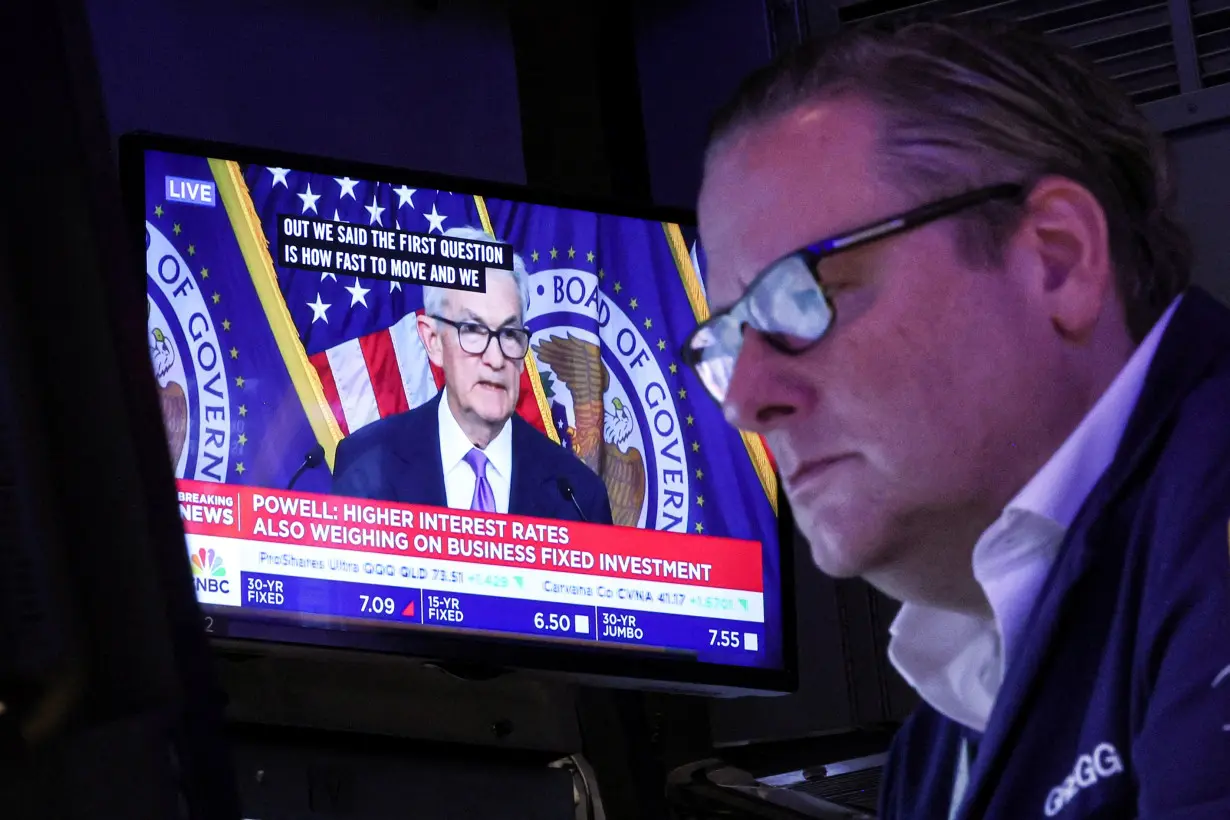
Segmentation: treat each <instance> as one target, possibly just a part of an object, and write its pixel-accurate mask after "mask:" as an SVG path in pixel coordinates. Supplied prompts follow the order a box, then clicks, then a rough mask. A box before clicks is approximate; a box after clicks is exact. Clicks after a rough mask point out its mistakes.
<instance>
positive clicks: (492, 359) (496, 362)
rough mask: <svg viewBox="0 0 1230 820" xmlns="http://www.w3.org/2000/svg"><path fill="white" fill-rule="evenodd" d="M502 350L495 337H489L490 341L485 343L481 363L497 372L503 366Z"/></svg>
mask: <svg viewBox="0 0 1230 820" xmlns="http://www.w3.org/2000/svg"><path fill="white" fill-rule="evenodd" d="M505 361H506V360H505V358H504V349H503V348H502V347H500V340H499V339H498V338H496V337H495V336H492V337H491V341H490V342H488V343H487V349H486V350H484V351H483V363H484V364H486V365H487V366H488V367H490V368H491V369H492V370H499V369H500V368H501V367H503V366H504V362H505Z"/></svg>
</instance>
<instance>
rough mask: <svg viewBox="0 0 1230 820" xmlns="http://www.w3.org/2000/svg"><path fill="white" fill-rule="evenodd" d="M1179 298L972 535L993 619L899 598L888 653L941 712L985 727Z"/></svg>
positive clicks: (978, 572) (978, 573) (1120, 434)
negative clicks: (1015, 490) (984, 527)
mask: <svg viewBox="0 0 1230 820" xmlns="http://www.w3.org/2000/svg"><path fill="white" fill-rule="evenodd" d="M1180 298H1181V297H1180ZM1178 303H1179V300H1178V299H1176V300H1175V301H1174V302H1173V303H1171V305H1170V307H1169V308H1167V310H1166V312H1165V313H1164V314H1163V315H1162V317H1161V319H1160V320H1159V321H1158V322H1157V324H1156V325H1154V327H1153V329H1152V330H1150V331H1149V334H1148V335H1147V336H1146V337H1145V338H1144V340H1143V341H1142V342H1141V343H1140V345H1139V346H1138V347H1137V348H1136V350H1135V352H1133V354H1132V356H1131V358H1130V359H1128V362H1127V364H1125V365H1124V366H1123V369H1122V370H1121V371H1119V374H1118V375H1117V376H1116V377H1115V380H1114V381H1113V382H1111V385H1110V387H1108V388H1107V389H1106V392H1105V393H1103V394H1102V396H1101V398H1099V399H1098V401H1097V403H1096V404H1095V405H1094V406H1093V408H1092V409H1091V410H1090V411H1089V412H1088V414H1086V416H1085V418H1084V419H1082V420H1081V422H1080V424H1079V425H1078V426H1077V428H1076V429H1075V430H1074V431H1073V432H1072V434H1071V435H1070V436H1068V438H1067V440H1066V441H1064V443H1063V444H1062V445H1060V447H1059V449H1058V450H1056V451H1055V453H1054V454H1053V455H1052V456H1051V458H1050V459H1049V460H1048V461H1047V462H1046V464H1044V465H1043V466H1042V469H1041V470H1039V471H1038V473H1037V474H1036V475H1034V477H1033V478H1032V479H1030V481H1029V482H1028V483H1027V484H1026V485H1025V486H1024V488H1022V489H1021V491H1020V492H1019V493H1017V495H1016V497H1015V498H1013V499H1012V501H1011V502H1009V503H1008V506H1007V507H1005V508H1004V511H1003V514H1002V515H1001V516H1000V517H999V518H998V519H997V520H996V521H995V523H994V524H992V525H991V526H990V527H989V528H988V529H987V531H986V532H984V533H983V534H982V536H981V537H980V538H979V539H978V542H977V543H976V544H975V546H974V553H973V569H974V578H975V579H976V580H977V581H978V584H979V585H980V586H981V587H982V589H983V592H984V593H985V594H986V596H987V600H988V601H989V602H990V604H991V611H992V613H993V618H985V617H976V616H973V615H965V614H962V613H957V612H950V611H948V610H943V609H938V608H935V607H929V606H924V605H920V604H912V603H906V604H904V605H902V607H901V611H900V612H899V613H898V615H897V617H896V619H895V620H894V621H893V625H892V627H891V629H890V634H891V635H892V637H891V639H890V641H889V647H888V656H889V659H890V660H891V662H892V664H893V666H895V667H896V669H897V671H898V672H900V673H901V675H902V677H904V678H905V679H906V681H908V682H909V683H910V685H911V686H913V687H914V689H915V690H917V692H918V694H919V695H920V696H921V697H922V699H923V700H925V701H926V702H927V703H928V704H930V705H931V706H932V707H933V708H934V709H935V710H936V711H938V712H939V713H940V714H942V715H944V716H946V717H948V718H951V719H952V720H955V721H957V722H958V723H961V724H963V725H965V726H968V727H970V728H971V729H974V730H975V731H978V732H983V731H985V730H986V726H987V719H988V717H989V716H990V714H991V707H992V706H994V705H995V698H996V695H998V694H999V689H1000V685H1001V684H1002V683H1003V680H1004V675H1005V673H1006V672H1007V666H1008V663H1009V662H1010V660H1011V658H1012V652H1013V650H1014V649H1015V648H1016V647H1017V646H1019V645H1020V640H1021V635H1022V631H1023V630H1024V628H1025V626H1026V621H1027V619H1028V618H1029V615H1030V612H1031V610H1032V608H1033V605H1034V602H1035V600H1036V599H1037V597H1038V593H1039V592H1040V590H1041V588H1042V584H1043V583H1044V582H1045V581H1046V576H1047V574H1048V573H1049V571H1050V568H1051V565H1052V564H1053V563H1054V560H1055V556H1056V554H1057V553H1058V551H1059V546H1060V543H1061V542H1062V540H1063V537H1064V535H1065V533H1066V532H1067V530H1068V527H1070V526H1071V525H1072V521H1073V519H1075V517H1076V513H1077V511H1078V510H1079V509H1080V507H1081V505H1082V504H1083V503H1084V501H1085V498H1086V497H1087V496H1088V495H1089V493H1090V492H1091V491H1092V490H1093V486H1094V485H1095V484H1096V483H1097V481H1098V479H1099V478H1101V476H1102V474H1103V473H1105V472H1106V470H1107V468H1109V467H1110V463H1111V461H1112V460H1113V459H1114V456H1115V451H1116V450H1117V449H1118V448H1119V443H1120V441H1121V439H1122V438H1123V431H1124V428H1125V427H1127V422H1128V418H1129V417H1130V416H1131V414H1132V410H1133V409H1134V408H1135V406H1136V402H1137V399H1139V398H1140V391H1141V389H1142V388H1143V386H1144V381H1145V375H1146V374H1147V373H1148V370H1149V365H1150V364H1151V363H1152V361H1153V355H1154V353H1155V352H1156V351H1157V345H1158V342H1159V341H1160V340H1161V337H1162V334H1163V333H1164V332H1165V330H1166V326H1167V325H1168V324H1169V323H1170V317H1171V316H1172V315H1173V314H1174V310H1175V307H1177V305H1178ZM1057 389H1062V388H1060V387H1059V386H1057ZM960 790H961V791H963V789H960ZM954 797H955V798H956V800H955V801H954V803H955V802H957V801H959V799H960V795H954Z"/></svg>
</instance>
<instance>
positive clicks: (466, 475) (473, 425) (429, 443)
mask: <svg viewBox="0 0 1230 820" xmlns="http://www.w3.org/2000/svg"><path fill="white" fill-rule="evenodd" d="M445 236H450V237H457V238H461V239H475V240H480V241H487V242H494V241H495V240H494V239H493V238H492V237H491V236H490V235H489V234H487V233H485V232H483V231H481V230H478V229H476V228H454V229H451V230H449V231H447V232H445ZM526 287H527V284H526V272H525V263H524V262H523V261H522V260H521V258H520V257H519V256H517V255H514V256H513V270H512V271H511V272H510V271H506V270H498V269H495V268H488V269H487V288H486V291H485V292H484V293H473V292H470V291H461V290H451V289H445V288H433V287H425V288H423V313H422V314H421V315H419V317H418V332H419V339H420V340H421V341H422V343H423V346H424V347H425V348H426V349H427V356H428V358H429V359H430V360H431V363H432V364H434V365H435V366H436V367H439V368H440V369H441V370H443V372H444V389H443V390H441V391H440V392H439V393H437V394H436V396H435V397H434V398H433V399H431V400H430V401H427V402H425V403H423V404H422V405H420V406H419V407H416V408H414V409H412V410H409V411H408V412H405V413H399V414H397V415H395V416H389V417H388V418H384V419H381V420H380V421H377V422H373V423H372V424H369V425H367V426H365V427H363V428H361V429H360V430H358V431H356V432H355V433H353V434H351V435H350V436H347V437H346V438H345V439H344V440H343V441H342V442H341V444H339V445H338V449H337V458H336V461H335V465H334V471H333V492H334V493H336V494H338V495H349V496H356V497H361V498H371V499H380V500H384V501H398V502H402V503H406V504H431V505H434V506H438V507H446V506H447V507H453V508H454V509H464V510H475V511H479V512H496V513H512V514H517V515H532V516H541V517H545V518H560V519H564V520H570V521H575V520H578V519H582V518H583V519H584V520H587V521H590V522H593V523H600V524H610V523H611V504H610V500H609V499H608V498H607V492H606V486H605V485H604V484H603V483H602V479H601V478H599V477H598V476H597V474H595V473H594V472H593V471H592V470H590V469H589V468H588V467H586V466H585V464H584V463H583V462H582V461H581V460H580V459H578V458H577V457H576V456H575V455H573V454H572V452H571V451H569V450H567V449H565V448H563V447H560V446H559V445H557V444H555V443H554V442H553V441H551V440H550V439H549V438H547V437H546V436H544V435H543V434H542V433H540V432H539V431H538V430H535V429H534V428H533V427H532V426H531V425H530V424H529V422H527V421H525V420H524V419H522V418H521V417H520V416H518V415H516V408H517V398H518V390H519V387H520V384H521V372H522V370H523V368H524V367H525V357H526V355H528V354H529V346H530V334H529V331H528V330H526V328H525V309H526V304H527V303H528V301H529V299H528V294H527V292H526Z"/></svg>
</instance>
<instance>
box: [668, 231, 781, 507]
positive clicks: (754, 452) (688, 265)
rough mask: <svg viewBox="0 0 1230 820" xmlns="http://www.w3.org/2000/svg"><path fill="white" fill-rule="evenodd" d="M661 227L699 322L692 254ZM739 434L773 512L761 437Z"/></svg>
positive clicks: (705, 309)
mask: <svg viewBox="0 0 1230 820" xmlns="http://www.w3.org/2000/svg"><path fill="white" fill-rule="evenodd" d="M662 230H663V231H664V232H665V233H666V242H667V244H668V245H670V249H671V256H673V257H674V258H675V267H676V268H678V269H679V277H680V279H682V280H683V290H684V292H686V293H687V295H688V302H689V303H690V304H691V305H692V315H693V316H695V317H696V321H697V322H703V321H705V320H706V319H708V318H709V303H708V301H706V299H705V292H704V291H703V290H702V289H701V286H700V277H699V276H697V274H696V269H695V268H693V267H692V255H691V254H690V253H688V243H687V242H685V241H684V240H683V232H682V231H681V230H679V226H678V225H676V224H674V223H673V222H663V223H662ZM739 435H740V436H741V437H742V438H743V446H744V447H745V448H746V449H747V455H748V458H749V459H751V462H752V467H753V468H754V469H755V470H756V476H757V477H758V478H759V479H760V486H762V487H764V493H765V495H766V496H768V497H769V503H770V504H771V505H772V506H773V514H774V515H777V475H776V474H775V473H774V472H773V466H772V464H770V463H769V454H768V452H767V451H766V450H765V446H764V439H762V438H761V437H760V436H759V435H757V434H756V433H749V432H747V431H746V430H740V431H739Z"/></svg>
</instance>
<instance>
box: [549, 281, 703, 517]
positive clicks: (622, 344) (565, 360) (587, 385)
mask: <svg viewBox="0 0 1230 820" xmlns="http://www.w3.org/2000/svg"><path fill="white" fill-rule="evenodd" d="M529 289H530V294H531V298H530V304H529V310H528V315H527V317H526V323H527V325H528V326H529V327H530V328H532V330H533V337H532V340H531V344H530V347H531V349H532V350H533V353H534V359H535V361H536V362H537V363H538V365H539V368H540V372H541V374H542V376H543V381H544V382H546V383H548V384H549V385H550V390H551V393H552V395H551V397H550V400H551V401H554V402H559V403H560V404H561V405H562V406H563V407H564V409H565V412H566V415H567V418H568V432H569V433H570V438H571V441H572V449H573V452H574V453H576V455H577V457H578V458H580V459H581V460H582V461H583V462H585V464H586V465H587V466H589V467H590V469H592V470H594V472H596V473H598V475H600V476H602V479H603V481H604V483H605V484H606V487H607V493H608V495H609V496H610V499H611V513H612V516H613V518H614V521H615V523H616V524H620V525H623V526H636V527H644V528H649V529H657V530H666V531H669V532H687V531H688V504H687V500H688V498H689V497H690V496H689V494H688V493H689V474H688V469H687V461H686V458H685V453H684V442H683V436H682V434H681V432H680V423H679V412H678V410H677V408H676V406H675V402H674V398H673V395H672V393H671V390H670V387H669V386H668V382H667V379H666V375H665V374H664V373H663V371H662V367H661V365H660V364H659V363H658V361H657V359H656V358H655V357H654V355H653V354H652V352H651V351H650V349H649V345H648V343H647V342H646V341H645V338H644V337H643V336H642V335H641V333H640V331H639V330H638V328H637V325H636V323H634V322H633V321H632V320H631V319H630V318H629V317H628V315H627V314H626V313H624V311H623V309H622V308H620V307H619V305H617V304H615V303H614V302H612V301H610V300H609V299H608V298H607V297H606V295H605V294H603V293H602V292H601V291H600V290H599V289H598V277H597V276H595V275H594V274H593V273H590V272H588V271H583V270H576V269H572V268H558V269H554V270H544V271H539V272H538V273H534V274H532V275H531V276H530V277H529Z"/></svg>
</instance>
